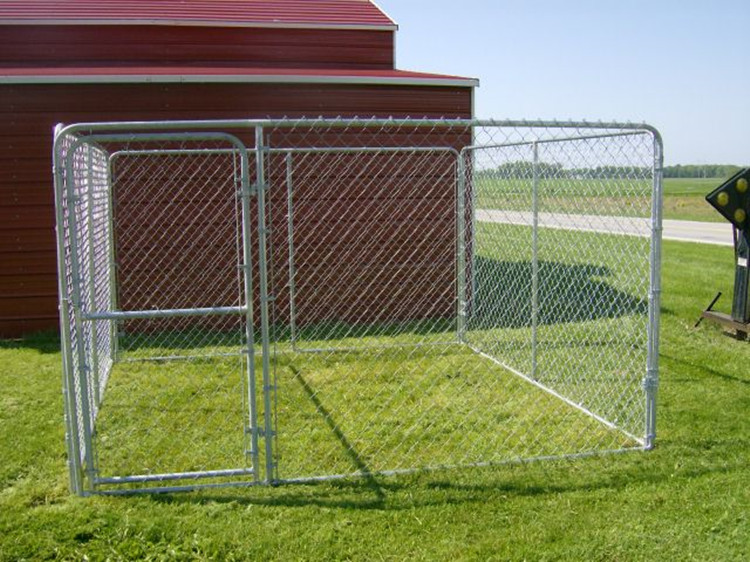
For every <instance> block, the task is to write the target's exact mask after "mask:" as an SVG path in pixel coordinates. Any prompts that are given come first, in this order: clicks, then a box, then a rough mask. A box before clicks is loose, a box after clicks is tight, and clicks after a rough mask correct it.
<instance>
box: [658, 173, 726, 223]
mask: <svg viewBox="0 0 750 562" xmlns="http://www.w3.org/2000/svg"><path fill="white" fill-rule="evenodd" d="M724 180H725V178H665V179H664V218H665V219H676V220H690V221H709V222H723V221H724V220H725V219H724V218H723V217H722V216H721V215H720V214H719V213H718V212H717V211H716V209H714V208H713V207H712V206H711V205H709V204H708V203H706V199H705V197H706V195H707V194H709V193H710V192H711V191H713V190H714V189H716V188H717V187H719V185H721V184H722V183H723V182H724Z"/></svg>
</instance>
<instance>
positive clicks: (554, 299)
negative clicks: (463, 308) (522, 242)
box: [468, 256, 648, 329]
mask: <svg viewBox="0 0 750 562" xmlns="http://www.w3.org/2000/svg"><path fill="white" fill-rule="evenodd" d="M474 267H475V273H474V276H475V279H474V295H473V298H472V299H471V300H472V304H473V308H472V311H471V316H470V318H469V320H468V322H469V328H470V329H492V328H527V327H530V326H531V319H532V304H531V303H532V275H533V266H532V264H531V262H528V261H516V262H508V261H500V260H495V259H492V258H486V257H482V256H479V257H477V259H476V262H475V266H474ZM610 277H612V272H611V270H610V269H609V268H607V267H605V266H602V265H594V264H566V263H559V262H550V261H541V262H540V263H539V276H538V288H539V290H538V295H539V297H538V298H539V324H541V325H553V324H567V323H574V322H586V321H593V320H598V319H604V318H618V317H621V316H627V315H631V314H640V315H645V314H646V313H647V312H648V301H646V300H645V299H640V298H636V297H634V296H632V295H630V294H628V293H626V292H624V291H621V290H618V289H616V288H615V287H613V286H612V285H611V284H609V283H608V282H607V278H610Z"/></svg>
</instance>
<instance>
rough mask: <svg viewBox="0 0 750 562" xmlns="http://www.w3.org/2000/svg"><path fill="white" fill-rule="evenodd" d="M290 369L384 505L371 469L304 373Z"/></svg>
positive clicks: (377, 498)
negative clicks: (337, 423)
mask: <svg viewBox="0 0 750 562" xmlns="http://www.w3.org/2000/svg"><path fill="white" fill-rule="evenodd" d="M289 368H290V369H291V370H292V372H293V373H294V378H295V379H296V380H297V381H298V382H299V383H300V385H301V386H302V388H303V389H304V391H305V394H307V397H308V398H309V399H310V401H311V402H312V403H313V404H315V409H316V410H317V412H318V413H319V414H320V415H321V416H323V419H324V420H325V422H326V425H327V426H328V427H329V428H330V430H331V431H332V432H333V434H334V435H335V436H336V439H337V440H338V441H339V443H341V446H342V447H343V448H344V452H345V453H346V455H347V456H348V457H349V459H350V460H351V461H352V463H354V466H356V467H357V470H358V471H359V472H360V473H361V474H362V476H361V478H362V479H363V482H364V484H365V486H366V487H367V488H369V489H370V490H371V491H372V492H373V493H374V494H375V497H376V502H378V503H382V502H383V501H384V500H385V494H384V493H383V490H382V488H381V487H380V484H379V483H378V480H377V479H376V478H375V477H374V475H373V474H372V471H371V470H370V468H369V467H368V466H367V464H366V463H365V462H364V460H362V457H360V455H359V454H358V453H357V451H356V450H355V449H354V446H353V445H352V443H351V442H350V441H349V440H348V439H347V438H346V435H344V432H343V431H341V428H340V427H339V426H338V425H336V422H335V421H334V420H333V416H331V412H330V411H329V410H328V409H327V408H326V407H325V406H324V405H323V403H322V402H321V400H320V398H319V397H318V394H317V393H316V392H315V390H314V389H313V388H312V386H310V383H309V382H307V380H305V378H304V377H303V376H302V373H300V372H299V370H298V369H296V368H295V367H294V366H290V367H289Z"/></svg>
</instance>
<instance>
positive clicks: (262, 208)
mask: <svg viewBox="0 0 750 562" xmlns="http://www.w3.org/2000/svg"><path fill="white" fill-rule="evenodd" d="M265 158H266V147H265V142H264V140H263V126H261V125H258V126H257V127H256V128H255V168H256V170H255V171H256V177H257V180H256V193H257V196H258V274H259V284H260V334H261V349H262V353H263V358H262V363H263V426H264V427H263V431H264V440H265V443H264V444H265V457H266V458H265V461H266V484H270V483H272V482H273V480H274V462H273V421H272V415H271V413H272V412H271V392H272V391H273V388H272V386H271V373H270V371H271V363H270V361H271V345H270V337H271V336H270V326H269V312H268V303H269V301H270V300H271V297H270V295H269V292H268V240H267V238H268V229H267V226H266V171H265Z"/></svg>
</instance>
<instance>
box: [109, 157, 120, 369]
mask: <svg viewBox="0 0 750 562" xmlns="http://www.w3.org/2000/svg"><path fill="white" fill-rule="evenodd" d="M114 205H115V186H114V174H113V173H112V158H111V157H108V158H107V254H108V255H107V259H108V267H109V307H110V310H117V306H118V305H117V302H118V299H117V259H116V257H115V209H114ZM109 330H110V338H111V340H110V341H111V350H110V351H111V355H112V356H111V357H110V359H111V360H112V362H115V361H117V355H118V353H119V349H120V337H119V336H120V328H119V324H118V322H117V321H116V320H110V322H109Z"/></svg>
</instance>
